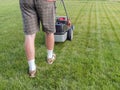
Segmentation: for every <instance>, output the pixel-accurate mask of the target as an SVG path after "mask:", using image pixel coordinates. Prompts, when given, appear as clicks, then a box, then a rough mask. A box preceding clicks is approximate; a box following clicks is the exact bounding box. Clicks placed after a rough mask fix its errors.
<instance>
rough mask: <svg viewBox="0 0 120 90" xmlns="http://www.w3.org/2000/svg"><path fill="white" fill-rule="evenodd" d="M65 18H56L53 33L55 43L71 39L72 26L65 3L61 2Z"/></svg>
mask: <svg viewBox="0 0 120 90" xmlns="http://www.w3.org/2000/svg"><path fill="white" fill-rule="evenodd" d="M61 2H62V4H63V7H64V10H65V13H66V16H57V17H56V24H55V26H56V33H54V37H55V42H64V41H65V40H70V41H71V40H72V39H73V30H74V26H73V25H72V24H71V21H70V19H69V18H68V14H67V10H66V7H65V3H64V1H63V0H61Z"/></svg>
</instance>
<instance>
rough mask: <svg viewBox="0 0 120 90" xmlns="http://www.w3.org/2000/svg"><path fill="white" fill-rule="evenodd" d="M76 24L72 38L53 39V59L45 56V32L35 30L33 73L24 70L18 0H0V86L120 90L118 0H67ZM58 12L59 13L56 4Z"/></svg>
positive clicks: (10, 88)
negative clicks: (116, 0)
mask: <svg viewBox="0 0 120 90" xmlns="http://www.w3.org/2000/svg"><path fill="white" fill-rule="evenodd" d="M65 4H66V7H67V10H68V13H69V16H70V18H71V20H72V23H73V24H74V26H75V30H74V38H73V40H72V41H65V42H64V43H55V53H56V54H57V60H56V62H55V63H54V64H53V65H48V64H47V63H46V61H45V57H46V48H45V41H44V39H45V38H44V33H43V32H42V31H40V32H39V33H37V36H36V41H35V44H36V45H35V46H36V64H37V66H38V70H37V77H36V78H35V79H31V78H29V77H28V75H27V69H28V64H27V61H26V57H25V52H24V46H23V43H24V33H23V30H22V29H23V28H22V18H21V13H20V9H19V2H18V0H14V2H13V1H12V0H4V1H3V0H0V90H119V89H120V56H119V54H120V3H118V2H113V1H110V0H108V1H107V0H104V1H103V0H99V1H96V0H91V1H90V0H86V1H84V0H81V1H80V0H76V1H75V0H66V1H65ZM57 6H58V7H57V15H64V10H63V7H62V6H61V5H60V3H59V2H58V3H57Z"/></svg>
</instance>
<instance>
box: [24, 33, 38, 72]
mask: <svg viewBox="0 0 120 90" xmlns="http://www.w3.org/2000/svg"><path fill="white" fill-rule="evenodd" d="M35 36H36V34H32V35H25V52H26V56H27V60H28V64H29V71H34V70H36V65H35V43H34V41H35Z"/></svg>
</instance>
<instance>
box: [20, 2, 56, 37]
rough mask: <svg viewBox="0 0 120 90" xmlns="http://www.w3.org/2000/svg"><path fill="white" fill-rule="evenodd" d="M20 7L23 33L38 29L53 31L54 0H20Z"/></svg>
mask: <svg viewBox="0 0 120 90" xmlns="http://www.w3.org/2000/svg"><path fill="white" fill-rule="evenodd" d="M20 9H21V12H22V17H23V25H24V33H25V34H26V35H30V34H34V33H36V32H37V31H39V30H40V22H41V24H42V30H43V31H44V32H46V33H54V32H55V31H56V30H55V2H54V1H52V2H49V1H47V0H20Z"/></svg>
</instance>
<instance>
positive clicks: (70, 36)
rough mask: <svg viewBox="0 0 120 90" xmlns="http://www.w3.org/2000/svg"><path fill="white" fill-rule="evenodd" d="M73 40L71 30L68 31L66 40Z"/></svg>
mask: <svg viewBox="0 0 120 90" xmlns="http://www.w3.org/2000/svg"><path fill="white" fill-rule="evenodd" d="M72 39H73V30H72V29H70V30H68V31H67V40H70V41H71V40H72Z"/></svg>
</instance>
